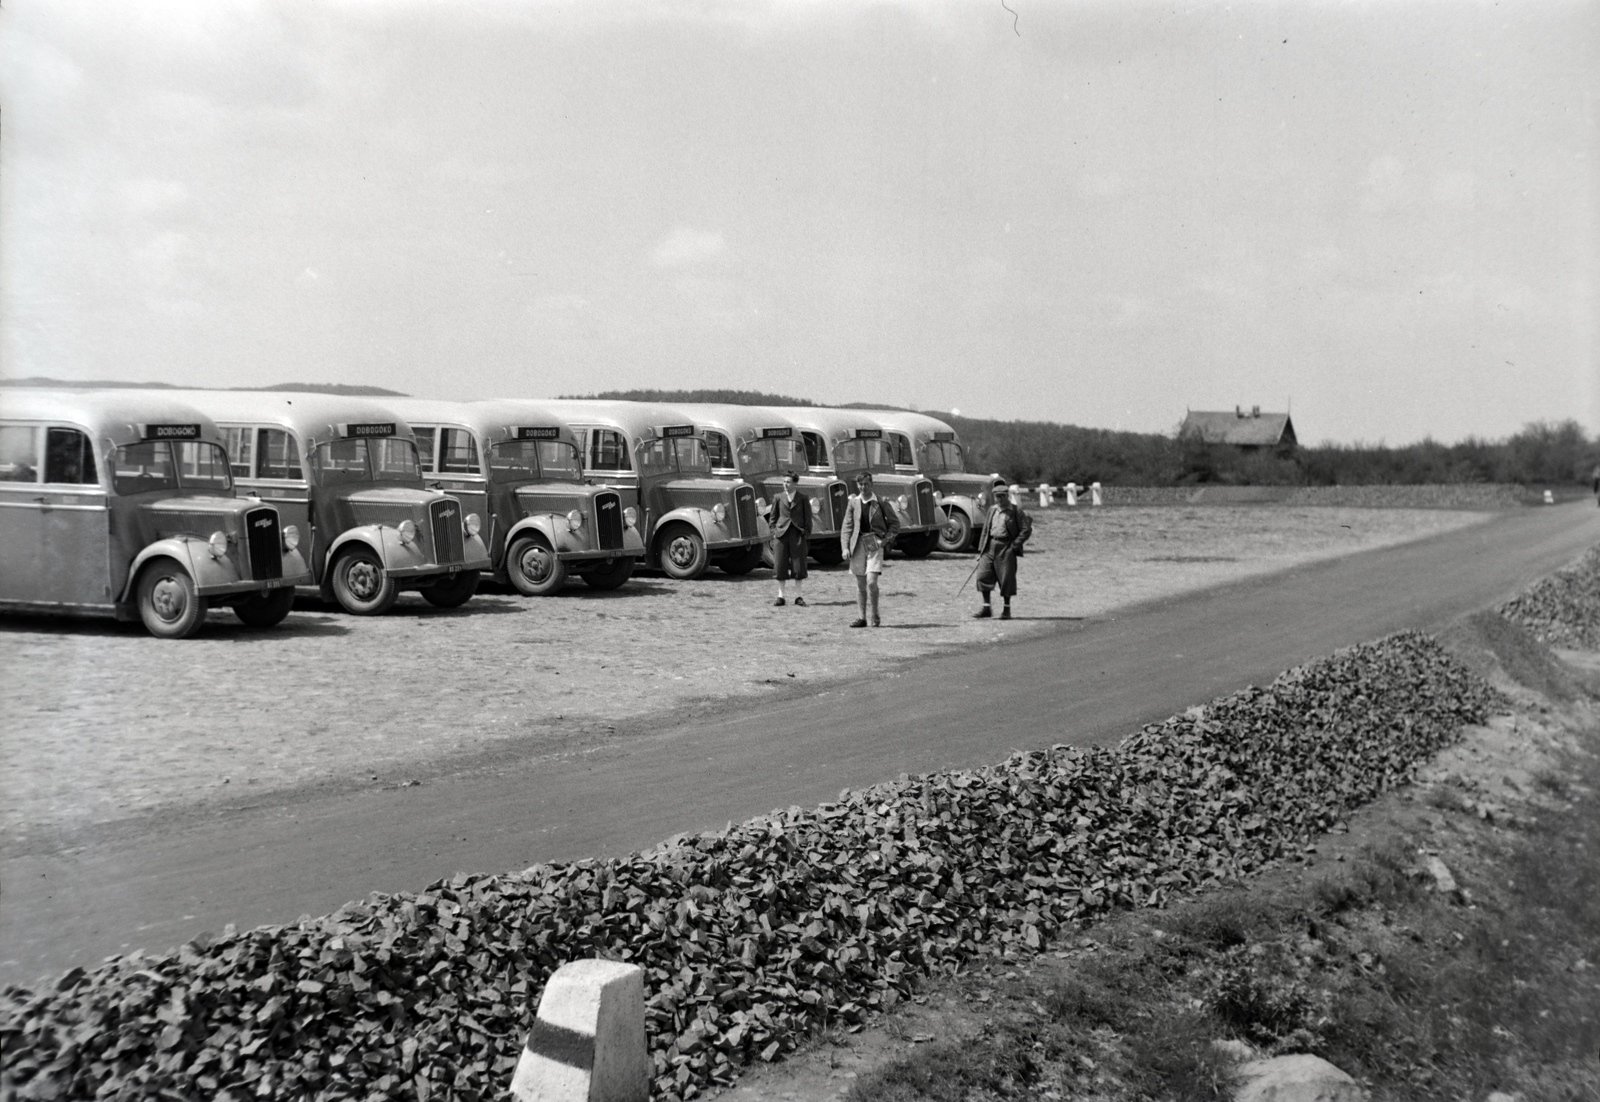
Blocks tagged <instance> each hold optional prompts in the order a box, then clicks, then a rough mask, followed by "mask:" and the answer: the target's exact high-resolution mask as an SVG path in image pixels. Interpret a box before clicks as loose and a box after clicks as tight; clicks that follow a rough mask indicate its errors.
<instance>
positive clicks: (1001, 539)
mask: <svg viewBox="0 0 1600 1102" xmlns="http://www.w3.org/2000/svg"><path fill="white" fill-rule="evenodd" d="M1032 535H1033V518H1031V517H1030V516H1028V514H1027V512H1026V511H1025V510H1024V509H1023V508H1022V506H1021V505H1020V504H1019V503H1018V502H1016V501H1014V500H1012V498H1011V490H1010V487H1007V486H996V487H995V488H994V504H993V505H991V506H990V507H989V515H988V516H987V517H985V518H984V521H983V534H982V535H980V536H979V537H978V593H979V594H980V595H981V596H982V597H983V607H982V608H980V609H979V610H978V618H979V619H980V620H981V619H985V618H987V617H989V616H993V615H994V610H993V609H992V608H990V606H989V595H990V594H991V593H993V592H994V587H995V586H996V585H998V586H999V587H1000V597H1001V599H1002V600H1003V601H1005V607H1004V608H1002V609H1001V610H1000V619H1002V620H1009V619H1011V598H1012V597H1015V596H1016V594H1017V557H1018V556H1019V555H1021V554H1022V548H1023V545H1024V544H1026V543H1027V542H1028V538H1029V537H1030V536H1032Z"/></svg>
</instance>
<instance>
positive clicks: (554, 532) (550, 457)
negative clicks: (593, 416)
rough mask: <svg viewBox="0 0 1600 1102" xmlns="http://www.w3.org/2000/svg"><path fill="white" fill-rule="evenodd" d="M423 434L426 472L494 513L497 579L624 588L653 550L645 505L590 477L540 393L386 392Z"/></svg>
mask: <svg viewBox="0 0 1600 1102" xmlns="http://www.w3.org/2000/svg"><path fill="white" fill-rule="evenodd" d="M384 404H385V405H386V406H387V407H388V408H390V409H393V410H394V411H395V412H396V413H398V414H399V415H400V416H402V417H404V418H405V419H406V422H407V423H408V424H410V426H411V431H412V432H413V433H415V434H416V439H417V454H418V456H419V457H420V459H421V461H422V471H423V477H424V478H425V479H426V480H427V481H428V484H429V485H430V486H432V487H434V488H435V489H439V490H443V491H444V492H445V493H447V494H449V495H450V496H451V497H453V498H455V499H456V500H457V501H460V502H461V504H462V505H463V506H464V507H465V508H466V510H467V511H468V512H469V513H477V514H478V515H480V516H482V517H483V518H484V525H485V528H484V531H483V532H482V533H481V534H482V535H483V539H484V543H485V545H486V546H487V547H488V548H489V561H490V563H491V564H492V566H491V569H492V571H493V575H494V578H495V580H496V581H499V582H505V583H508V584H509V585H511V587H512V588H514V589H515V590H516V591H517V592H518V593H521V594H523V595H524V596H528V597H541V596H545V595H547V594H551V593H555V592H556V591H558V590H559V589H561V587H562V586H563V585H565V584H566V582H567V579H568V578H569V577H571V576H572V575H577V576H578V577H580V578H582V579H583V580H584V581H585V582H586V583H588V584H589V585H591V586H593V587H594V588H596V589H616V588H617V587H618V586H620V585H622V584H623V583H624V582H626V581H627V580H628V577H629V575H631V574H632V573H633V568H634V565H635V564H636V563H637V562H638V560H639V558H640V556H642V555H643V554H644V540H643V538H642V537H641V536H640V535H639V517H638V510H637V509H634V508H632V507H631V506H624V505H623V503H622V495H621V494H620V493H619V492H618V490H617V489H616V488H615V487H612V486H591V485H589V484H587V483H585V482H584V480H583V460H582V456H581V452H580V447H579V444H578V438H577V436H576V435H575V434H574V433H573V432H572V430H571V429H568V428H567V427H566V426H564V425H562V424H561V421H560V418H558V417H557V416H556V415H555V414H554V413H553V412H552V411H550V410H546V409H542V408H541V407H540V406H539V405H538V404H537V403H533V402H435V401H429V400H427V399H424V398H386V399H384Z"/></svg>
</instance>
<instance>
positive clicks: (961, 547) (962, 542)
mask: <svg viewBox="0 0 1600 1102" xmlns="http://www.w3.org/2000/svg"><path fill="white" fill-rule="evenodd" d="M971 543H972V518H970V517H968V516H967V514H965V513H963V512H962V511H961V510H960V509H950V508H947V509H945V510H944V524H943V526H941V527H940V529H939V550H941V551H947V552H950V553H951V554H959V553H961V552H963V551H966V550H967V549H968V547H969V546H970V545H971Z"/></svg>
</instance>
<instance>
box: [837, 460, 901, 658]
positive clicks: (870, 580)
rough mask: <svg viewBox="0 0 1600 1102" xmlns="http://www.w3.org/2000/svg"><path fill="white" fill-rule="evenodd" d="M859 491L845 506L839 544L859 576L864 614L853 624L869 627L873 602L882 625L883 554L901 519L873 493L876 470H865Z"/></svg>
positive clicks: (858, 598) (859, 603) (859, 604)
mask: <svg viewBox="0 0 1600 1102" xmlns="http://www.w3.org/2000/svg"><path fill="white" fill-rule="evenodd" d="M856 486H857V487H858V489H859V490H860V492H859V493H856V494H852V495H851V497H850V504H849V505H848V506H846V507H845V511H844V524H843V525H842V526H841V527H840V528H839V547H840V549H841V550H843V551H844V554H845V557H846V558H848V559H849V560H850V573H852V574H854V575H855V576H856V606H857V608H858V609H859V610H860V615H859V616H857V617H856V620H855V622H854V623H853V624H851V625H850V626H851V627H853V628H864V627H866V626H867V609H868V606H869V602H870V607H871V609H872V626H873V627H878V626H879V624H880V623H881V621H880V620H879V619H878V576H879V575H880V574H882V573H883V553H884V551H886V550H887V549H888V547H889V545H890V544H892V543H893V542H894V538H895V536H897V535H899V534H900V518H899V517H897V516H895V515H894V507H893V506H891V505H890V504H889V503H888V502H887V501H884V500H883V499H882V498H880V497H877V496H875V495H874V494H873V492H872V472H871V471H862V472H861V477H860V478H858V479H857V480H856Z"/></svg>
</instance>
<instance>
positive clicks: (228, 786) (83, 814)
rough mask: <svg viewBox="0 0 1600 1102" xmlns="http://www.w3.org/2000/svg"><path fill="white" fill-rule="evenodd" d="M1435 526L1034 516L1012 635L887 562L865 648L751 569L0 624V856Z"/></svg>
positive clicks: (375, 773) (1308, 513) (642, 714)
mask: <svg viewBox="0 0 1600 1102" xmlns="http://www.w3.org/2000/svg"><path fill="white" fill-rule="evenodd" d="M1489 515H1490V514H1487V513H1479V512H1455V511H1444V510H1437V509H1428V510H1402V509H1382V510H1363V509H1342V508H1298V509H1297V508H1284V507H1276V508H1251V507H1217V506H1211V507H1187V508H1183V507H1180V508H1173V507H1164V508H1140V507H1128V508H1116V509H1111V508H1106V509H1098V510H1094V509H1087V508H1080V509H1078V510H1074V511H1071V512H1069V511H1066V510H1062V509H1056V510H1044V511H1040V512H1038V513H1036V514H1035V538H1034V541H1033V543H1032V545H1031V546H1030V549H1029V553H1028V556H1027V557H1026V558H1025V559H1024V560H1023V564H1022V572H1021V586H1022V595H1021V596H1020V597H1019V598H1018V601H1017V606H1016V607H1017V613H1018V616H1019V617H1020V618H1019V619H1017V620H1014V621H1011V622H1001V621H998V620H987V621H979V620H973V619H971V618H970V614H971V612H972V611H973V610H974V609H975V608H976V598H975V595H974V593H973V592H972V590H971V589H970V588H969V589H966V590H962V591H960V592H958V590H959V587H960V586H961V584H962V579H963V578H965V577H966V576H967V574H968V572H969V571H970V570H971V569H972V565H973V559H972V557H971V556H940V555H935V556H933V557H932V558H929V559H925V560H921V561H909V560H903V559H892V560H891V561H890V564H889V568H888V569H887V571H886V572H885V574H884V584H883V590H884V597H883V611H884V629H883V630H879V631H872V630H866V631H850V630H847V629H846V624H847V623H848V622H849V620H850V619H852V618H853V616H854V608H855V600H854V591H855V587H854V582H853V580H852V579H851V578H850V577H849V576H848V575H847V574H846V573H844V572H843V571H842V570H839V569H830V570H826V571H814V572H813V573H812V576H811V579H810V580H809V581H808V583H807V590H806V596H807V599H808V601H809V602H810V606H811V607H809V608H799V609H797V608H793V607H788V608H781V609H780V608H774V607H772V597H773V595H774V594H773V584H772V581H771V574H770V572H768V571H757V572H756V573H755V574H753V575H750V576H748V577H745V578H733V577H729V576H726V575H722V574H720V573H718V572H717V571H715V570H713V571H712V573H711V574H710V575H708V576H707V577H705V578H703V579H701V580H700V581H697V582H687V583H676V582H671V581H669V580H667V579H665V578H663V577H660V576H644V577H639V578H636V579H635V580H633V581H632V582H630V583H629V584H628V585H627V586H625V587H624V588H623V589H621V590H620V591H618V592H616V593H598V592H595V591H593V590H589V589H587V587H584V586H583V585H581V583H580V584H577V585H574V586H572V587H571V588H569V589H568V590H567V592H566V593H565V594H563V595H561V596H558V597H553V598H546V599H533V600H527V599H523V598H521V597H517V596H513V595H509V594H485V595H480V596H479V597H477V598H475V599H474V600H473V601H472V602H471V603H470V604H469V605H467V606H466V607H465V608H464V609H461V610H458V611H451V612H446V611H441V610H437V609H434V608H432V607H431V606H429V605H427V604H426V603H425V602H423V601H422V600H421V599H420V598H418V597H416V596H415V595H407V596H405V597H403V598H402V599H401V602H400V603H399V605H397V606H396V608H395V610H394V611H393V612H391V613H390V614H388V615H385V616H383V617H379V618H375V619H362V618H357V617H351V616H346V615H343V614H342V613H336V612H333V611H330V610H328V609H324V608H322V607H321V606H317V605H311V604H305V603H302V604H301V606H300V607H299V609H297V611H296V612H295V613H294V614H293V615H291V616H290V618H289V619H288V620H287V621H286V622H285V623H284V624H283V625H282V627H281V628H279V629H276V630H270V631H264V632H257V631H250V630H247V629H245V628H244V627H242V626H241V625H240V624H239V623H238V622H237V620H235V619H234V617H233V615H232V614H231V613H228V612H217V613H213V614H212V618H211V623H210V624H208V626H207V629H206V631H205V632H204V633H203V634H202V635H201V636H200V637H199V638H197V639H194V640H191V641H187V642H181V643H172V642H164V641H158V640H155V639H151V638H149V637H148V636H146V635H144V634H143V632H142V631H141V630H139V629H138V627H137V626H134V625H119V624H113V623H111V622H109V621H77V620H69V619H61V618H45V617H9V618H5V619H3V620H0V659H3V661H4V668H5V670H6V676H5V679H4V683H3V685H0V715H4V717H5V720H4V723H5V732H4V734H5V737H4V739H3V743H0V769H3V775H4V800H3V812H0V815H3V818H0V840H3V842H4V844H5V846H6V848H7V849H9V850H12V851H13V852H16V851H19V850H34V849H39V848H51V847H53V846H55V845H59V844H63V843H66V842H69V841H70V840H71V839H72V838H73V836H74V835H76V834H78V833H79V832H80V831H81V830H82V829H83V828H86V827H93V826H95V825H97V824H99V825H100V826H101V829H105V826H104V824H109V823H113V822H115V821H117V820H120V819H125V818H129V817H132V816H141V815H144V814H146V813H149V812H151V811H155V810H158V809H162V810H167V809H179V808H183V807H195V806H198V805H206V804H231V805H250V804H254V803H259V802H264V801H265V800H266V799H267V798H268V797H267V794H268V793H273V792H278V793H281V792H282V790H285V789H292V788H296V787H300V786H306V785H320V784H326V783H330V782H331V783H374V784H401V783H406V782H407V781H408V780H411V779H412V778H415V777H423V776H426V775H427V773H428V772H429V771H431V770H433V769H437V768H439V767H440V764H441V763H442V762H448V761H449V760H450V759H452V758H456V757H458V756H460V755H463V754H467V753H472V752H475V751H481V750H486V749H490V748H496V747H498V748H503V749H506V750H508V751H514V752H516V753H519V754H523V753H525V754H529V755H533V754H540V753H551V752H559V751H564V750H570V749H574V748H579V747H582V746H584V745H587V744H590V743H593V742H596V741H600V740H606V739H613V738H625V737H627V735H628V734H629V733H630V732H632V731H637V730H640V729H645V728H648V727H649V726H650V725H651V724H652V722H654V721H655V720H656V719H657V718H658V717H660V716H661V715H662V714H663V713H666V712H669V711H673V710H676V709H682V708H684V707H687V706H693V705H697V704H703V703H705V702H709V701H715V700H719V699H724V698H728V697H739V696H757V695H759V694H763V693H770V692H773V691H774V690H775V687H777V686H784V687H788V686H793V685H796V684H806V685H819V684H823V683H826V682H829V681H835V680H838V679H840V678H844V677H848V676H861V675H871V674H873V673H875V672H879V671H883V670H886V669H887V668H889V667H891V666H893V665H895V664H896V663H898V662H899V661H901V660H905V659H911V658H915V657H916V656H918V655H923V654H928V653H931V652H935V651H942V650H947V649H950V648H957V647H972V646H979V645H982V644H984V643H988V642H992V641H995V640H998V639H1003V638H1007V637H1016V636H1017V635H1019V634H1022V633H1030V632H1039V631H1043V630H1049V629H1050V627H1051V626H1052V625H1054V624H1057V623H1059V622H1060V621H1062V620H1071V619H1077V618H1083V617H1091V616H1099V615H1103V614H1105V613H1107V612H1109V611H1111V610H1113V609H1115V608H1118V607H1120V606H1125V605H1128V604H1131V603H1135V602H1139V601H1145V600H1150V599H1153V598H1159V597H1166V596H1172V595H1175V594H1178V593H1181V592H1184V591H1188V590H1193V589H1197V588H1201V587H1204V586H1209V585H1215V584H1218V583H1223V582H1228V581H1233V580H1236V579H1240V578H1244V577H1248V576H1250V575H1256V574H1262V573H1267V572H1270V571H1275V570H1279V569H1283V568H1285V567H1288V566H1292V565H1295V564H1299V563H1305V562H1309V561H1313V560H1316V559H1323V558H1329V557H1334V556H1338V555H1343V554H1348V553H1350V552H1352V551H1357V550H1363V549H1367V548H1373V547H1380V546H1386V545H1390V544H1395V543H1400V542H1404V541H1407V540H1411V539H1417V538H1421V537H1424V536H1428V535H1433V534H1436V533H1439V532H1443V531H1448V530H1451V529H1457V528H1462V527H1465V526H1467V525H1471V524H1475V523H1479V522H1481V521H1483V520H1485V519H1487V517H1488V516H1489Z"/></svg>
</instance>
